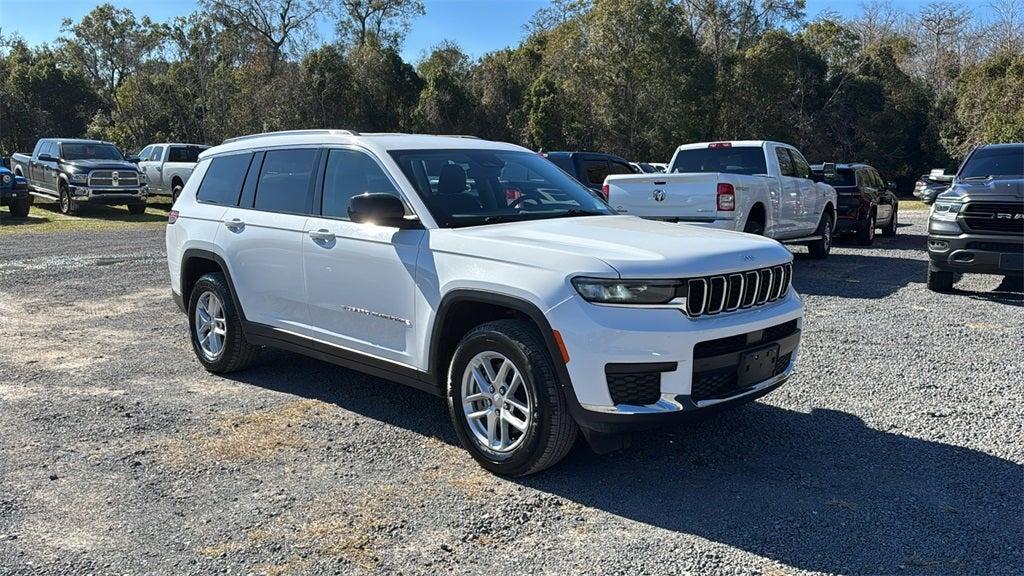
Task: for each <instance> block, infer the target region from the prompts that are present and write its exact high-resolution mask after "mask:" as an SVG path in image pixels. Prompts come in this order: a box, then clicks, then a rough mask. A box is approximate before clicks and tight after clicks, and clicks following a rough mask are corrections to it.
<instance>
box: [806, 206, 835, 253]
mask: <svg viewBox="0 0 1024 576" xmlns="http://www.w3.org/2000/svg"><path fill="white" fill-rule="evenodd" d="M815 234H817V235H818V236H819V237H820V239H818V240H815V241H814V242H811V243H809V244H808V245H807V250H808V251H809V252H810V253H811V257H812V258H825V257H827V256H828V253H829V252H831V251H832V215H831V214H829V213H828V212H826V213H824V214H822V215H821V222H819V223H818V229H817V231H815Z"/></svg>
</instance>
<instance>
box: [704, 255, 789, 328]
mask: <svg viewBox="0 0 1024 576" xmlns="http://www.w3.org/2000/svg"><path fill="white" fill-rule="evenodd" d="M792 280H793V265H792V264H790V263H786V264H781V265H779V266H772V267H770V268H760V269H758V270H747V271H746V272H736V273H734V274H724V275H719V276H708V277H705V278H690V279H689V280H686V281H685V282H686V314H687V315H688V316H690V317H698V316H711V315H714V314H719V313H722V312H732V311H733V310H737V309H739V308H750V307H751V306H761V305H763V304H767V303H768V302H774V301H775V300H778V299H780V298H782V297H783V296H785V295H786V292H787V291H788V290H789V284H790V282H792Z"/></svg>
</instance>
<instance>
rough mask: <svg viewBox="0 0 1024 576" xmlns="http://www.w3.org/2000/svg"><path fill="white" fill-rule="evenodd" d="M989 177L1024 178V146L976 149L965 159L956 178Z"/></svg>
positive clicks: (977, 178) (974, 178)
mask: <svg viewBox="0 0 1024 576" xmlns="http://www.w3.org/2000/svg"><path fill="white" fill-rule="evenodd" d="M989 176H1018V177H1020V176H1024V144H1021V145H1016V146H998V147H996V146H993V147H991V148H978V149H977V150H975V151H974V153H973V154H971V156H970V158H968V159H967V163H966V164H964V167H963V168H962V169H961V170H960V174H958V175H957V178H958V179H960V180H980V179H984V178H988V177H989Z"/></svg>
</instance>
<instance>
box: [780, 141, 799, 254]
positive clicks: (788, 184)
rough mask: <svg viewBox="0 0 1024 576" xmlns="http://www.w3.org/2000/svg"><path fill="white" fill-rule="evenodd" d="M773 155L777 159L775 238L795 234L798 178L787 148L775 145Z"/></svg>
mask: <svg viewBox="0 0 1024 576" xmlns="http://www.w3.org/2000/svg"><path fill="white" fill-rule="evenodd" d="M775 157H776V158H778V160H779V187H780V193H779V218H778V220H777V221H776V223H775V224H776V227H775V230H776V233H775V238H780V239H781V238H792V237H795V236H796V235H797V234H796V222H797V218H798V215H799V212H800V209H801V208H800V179H799V178H797V177H796V168H794V166H793V158H792V157H791V156H790V155H789V150H787V149H786V148H785V147H783V146H776V147H775Z"/></svg>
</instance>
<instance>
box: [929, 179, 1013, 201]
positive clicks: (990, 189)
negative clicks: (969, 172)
mask: <svg viewBox="0 0 1024 576" xmlns="http://www.w3.org/2000/svg"><path fill="white" fill-rule="evenodd" d="M939 198H941V199H943V200H966V199H971V200H989V199H990V200H1014V199H1015V200H1024V176H995V177H992V178H988V179H986V180H960V181H957V182H954V183H953V186H952V187H950V189H949V190H946V191H945V192H943V193H942V194H939Z"/></svg>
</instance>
